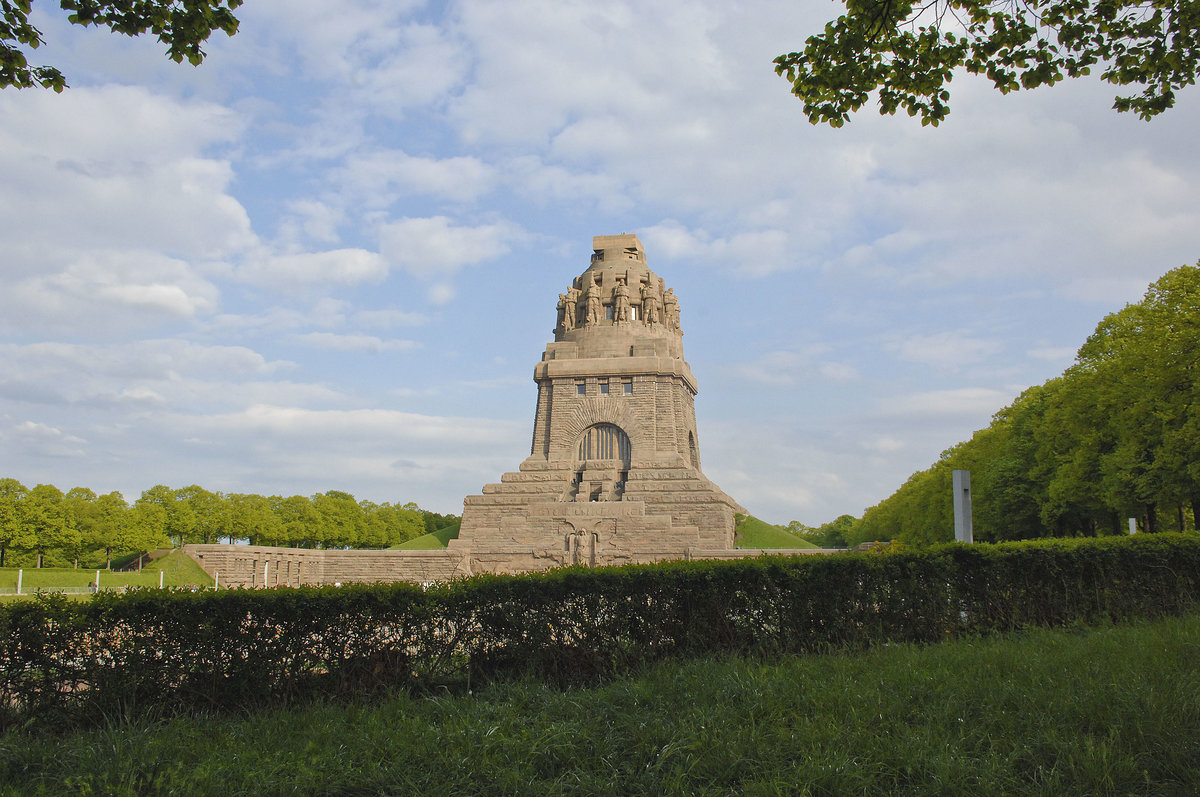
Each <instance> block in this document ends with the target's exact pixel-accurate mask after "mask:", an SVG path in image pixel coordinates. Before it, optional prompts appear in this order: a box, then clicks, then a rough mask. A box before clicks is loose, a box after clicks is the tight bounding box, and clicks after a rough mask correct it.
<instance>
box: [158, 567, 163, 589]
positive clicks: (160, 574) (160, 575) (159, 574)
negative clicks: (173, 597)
mask: <svg viewBox="0 0 1200 797" xmlns="http://www.w3.org/2000/svg"><path fill="white" fill-rule="evenodd" d="M163 572H164V571H162V570H159V571H158V588H159V589H162V588H163V587H162V585H163Z"/></svg>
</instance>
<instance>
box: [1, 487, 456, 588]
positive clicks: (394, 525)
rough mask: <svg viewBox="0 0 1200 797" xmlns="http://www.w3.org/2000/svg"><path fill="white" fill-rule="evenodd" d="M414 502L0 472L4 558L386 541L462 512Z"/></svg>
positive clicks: (92, 558)
mask: <svg viewBox="0 0 1200 797" xmlns="http://www.w3.org/2000/svg"><path fill="white" fill-rule="evenodd" d="M458 519H459V518H458V516H456V515H439V514H437V513H435V512H426V511H425V510H423V509H421V508H420V507H418V506H417V505H416V504H414V503H411V502H410V503H406V504H402V505H401V504H389V503H384V504H376V503H373V502H371V501H358V500H355V498H354V496H352V495H350V494H349V493H345V492H341V491H337V490H330V491H329V492H326V493H317V494H316V495H314V496H312V497H306V496H302V495H293V496H291V497H290V498H284V497H282V496H278V495H273V496H270V497H269V498H268V497H264V496H261V495H255V494H252V493H231V494H225V493H214V492H210V491H209V490H206V489H204V488H203V487H200V486H199V485H196V484H192V485H189V486H187V487H181V488H179V489H176V490H173V489H171V488H170V487H167V486H166V485H163V484H157V485H155V486H154V487H151V488H150V489H148V490H144V491H143V492H142V495H141V497H139V498H138V499H137V501H135V502H134V503H133V505H132V506H130V505H129V504H128V503H127V502H126V501H125V498H124V497H123V496H122V495H121V494H120V493H118V492H112V493H108V494H106V495H96V493H95V492H94V491H92V490H90V489H88V488H86V487H74V488H72V489H71V490H69V491H68V492H67V493H66V494H65V495H64V494H63V493H62V492H61V491H60V490H59V489H58V488H57V487H55V486H53V485H49V484H39V485H37V486H36V487H34V488H32V489H30V488H27V487H25V486H24V485H23V484H21V483H20V482H19V481H17V480H16V479H11V478H4V479H0V567H3V566H5V565H6V564H7V565H10V566H11V565H14V564H19V565H23V566H29V565H33V564H39V563H40V562H41V561H42V560H43V559H45V560H46V561H47V562H48V563H50V564H54V565H70V564H72V563H74V564H76V565H79V564H83V565H85V566H90V567H99V566H103V567H107V566H109V565H110V564H111V562H112V560H113V558H114V557H119V556H122V555H127V554H132V553H136V552H140V551H148V550H153V549H154V548H159V547H164V546H167V545H181V544H184V543H215V542H223V541H228V542H235V541H242V542H247V543H250V544H252V545H280V546H288V547H295V548H387V547H389V546H392V545H396V544H398V543H401V542H405V541H407V540H411V539H413V538H414V537H419V536H421V535H422V534H425V533H426V528H427V524H428V525H432V526H433V528H434V529H438V528H441V527H442V526H445V525H448V524H450V523H453V522H456V521H457V520H458Z"/></svg>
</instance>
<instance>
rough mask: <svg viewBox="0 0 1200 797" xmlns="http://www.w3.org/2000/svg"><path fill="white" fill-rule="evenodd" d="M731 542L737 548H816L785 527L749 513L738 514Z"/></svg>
mask: <svg viewBox="0 0 1200 797" xmlns="http://www.w3.org/2000/svg"><path fill="white" fill-rule="evenodd" d="M733 533H734V539H733V544H734V545H735V546H737V547H738V548H816V547H817V546H815V545H813V544H812V543H811V542H809V541H808V540H804V539H801V538H800V537H797V536H796V535H795V534H792V533H791V532H789V531H788V530H787V529H784V528H782V527H780V526H773V525H771V524H770V523H767V522H766V521H763V520H759V519H758V518H756V517H751V516H749V515H746V516H743V515H738V522H737V525H736V526H734V529H733Z"/></svg>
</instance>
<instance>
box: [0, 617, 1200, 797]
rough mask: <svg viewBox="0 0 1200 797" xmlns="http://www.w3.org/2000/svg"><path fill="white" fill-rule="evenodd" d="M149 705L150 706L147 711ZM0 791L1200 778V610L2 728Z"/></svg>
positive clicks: (647, 788)
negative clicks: (99, 722)
mask: <svg viewBox="0 0 1200 797" xmlns="http://www.w3.org/2000/svg"><path fill="white" fill-rule="evenodd" d="M149 713H150V714H151V715H152V713H153V712H152V711H151V712H149ZM0 784H2V785H0V794H5V795H27V794H47V795H59V794H113V795H144V794H188V795H210V794H211V795H252V794H253V795H260V794H312V795H318V794H321V795H335V794H336V795H374V794H396V795H399V794H422V795H462V794H488V795H492V794H494V795H512V794H538V795H541V794H597V795H599V794H623V795H655V796H656V797H657V796H658V795H674V794H747V795H773V794H795V795H804V794H814V795H817V794H820V795H849V794H855V795H859V794H880V795H897V794H899V795H926V794H928V795H1089V797H1090V796H1091V795H1109V794H1111V795H1117V794H1121V795H1124V794H1136V795H1160V794H1162V795H1192V794H1198V793H1200V616H1190V617H1185V618H1174V619H1167V620H1163V621H1159V622H1155V623H1144V624H1136V625H1130V626H1118V627H1104V628H1098V629H1072V630H1065V631H1042V630H1038V631H1031V632H1027V633H1024V634H1018V635H1012V636H1008V637H998V638H990V639H968V640H962V641H957V642H950V643H946V644H943V645H935V646H929V647H916V646H910V645H896V646H884V647H881V648H878V649H875V650H871V651H868V652H866V653H860V654H836V655H826V656H804V657H796V658H787V659H784V660H781V661H747V660H742V659H736V658H722V659H717V660H711V661H701V662H692V663H688V664H683V665H671V664H667V665H660V666H656V667H653V668H650V669H647V670H646V671H644V672H641V673H639V674H638V675H636V676H634V677H629V678H624V679H621V680H617V681H614V682H611V683H608V684H605V685H599V686H596V687H593V688H588V689H573V690H567V691H556V690H553V689H549V688H546V687H544V686H542V685H540V684H537V683H520V684H508V685H499V686H494V687H489V688H483V689H480V690H478V691H477V692H476V693H475V694H470V695H448V694H447V695H435V696H417V697H408V696H401V697H395V698H391V699H387V700H383V701H381V702H379V703H377V704H368V703H366V702H364V703H363V704H362V705H355V706H350V707H344V706H332V705H328V706H318V707H311V708H308V709H304V710H297V711H274V712H265V713H261V714H254V715H251V716H243V717H232V718H230V717H224V718H220V717H208V718H199V719H176V720H171V721H161V722H156V721H154V720H153V719H151V718H149V717H147V718H146V719H144V720H142V721H139V722H136V723H133V724H118V725H108V726H105V727H102V728H101V729H100V730H89V731H80V732H76V733H66V734H46V735H43V734H41V733H39V732H37V731H35V730H30V729H26V730H23V731H16V732H11V733H9V734H7V735H5V736H3V737H0Z"/></svg>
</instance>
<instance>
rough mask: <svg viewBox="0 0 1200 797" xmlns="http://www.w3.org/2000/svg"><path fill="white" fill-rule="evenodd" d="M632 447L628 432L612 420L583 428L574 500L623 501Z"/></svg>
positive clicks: (571, 490)
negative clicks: (611, 421)
mask: <svg viewBox="0 0 1200 797" xmlns="http://www.w3.org/2000/svg"><path fill="white" fill-rule="evenodd" d="M631 458H632V447H631V446H630V443H629V435H627V434H625V430H624V429H622V428H621V427H619V426H617V425H616V424H613V423H597V424H594V425H592V426H589V427H588V428H587V429H584V430H583V434H581V435H580V436H579V445H578V447H577V449H576V456H575V475H574V477H573V478H572V480H571V486H570V489H569V491H568V492H569V496H570V499H571V500H572V501H620V500H621V499H622V497H624V495H625V480H626V478H628V476H629V463H630V460H631Z"/></svg>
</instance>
